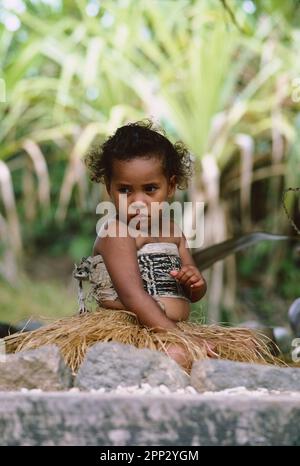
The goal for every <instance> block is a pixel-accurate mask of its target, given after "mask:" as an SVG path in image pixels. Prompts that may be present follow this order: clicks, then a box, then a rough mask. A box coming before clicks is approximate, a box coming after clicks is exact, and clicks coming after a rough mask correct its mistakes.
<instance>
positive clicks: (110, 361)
mask: <svg viewBox="0 0 300 466" xmlns="http://www.w3.org/2000/svg"><path fill="white" fill-rule="evenodd" d="M142 383H148V384H149V385H151V386H158V385H160V384H164V385H166V386H167V387H169V388H170V389H173V390H176V389H178V388H182V387H185V386H187V385H189V383H190V377H189V376H188V375H187V374H186V373H185V372H184V371H183V370H182V369H181V367H180V366H179V365H178V364H177V363H176V362H175V361H174V360H173V359H171V358H169V357H168V356H167V355H165V354H163V353H162V352H160V351H152V350H149V349H137V348H136V347H134V346H132V345H124V344H121V343H113V342H108V343H97V344H95V345H94V346H92V347H91V348H90V349H89V350H88V352H87V354H86V357H85V359H84V361H83V363H82V365H81V366H80V369H79V371H78V375H77V377H76V379H75V386H76V387H79V388H80V389H81V390H90V389H92V388H94V389H98V388H101V387H105V388H109V389H112V388H116V387H117V386H118V385H121V386H122V385H123V386H125V385H126V386H128V385H141V384H142Z"/></svg>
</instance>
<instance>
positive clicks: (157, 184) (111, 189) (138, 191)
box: [106, 157, 176, 221]
mask: <svg viewBox="0 0 300 466" xmlns="http://www.w3.org/2000/svg"><path fill="white" fill-rule="evenodd" d="M106 189H107V191H108V193H109V195H110V197H111V199H112V201H113V203H114V205H115V207H116V210H117V212H119V197H120V194H122V193H123V196H124V195H125V194H126V195H127V221H129V220H130V219H131V218H133V217H134V216H135V215H136V214H135V213H130V214H129V213H128V207H129V206H130V204H132V203H135V204H139V203H141V204H142V205H145V206H146V208H147V212H148V216H149V217H150V213H151V203H152V202H163V201H168V200H169V199H171V198H172V196H173V195H174V193H175V189H176V177H175V175H173V176H172V177H171V178H170V180H169V182H168V180H167V178H166V176H165V174H164V173H163V168H162V162H161V160H159V159H158V158H156V157H152V158H141V157H137V158H134V159H132V160H129V161H123V160H115V161H114V162H113V176H112V180H111V183H110V185H108V184H107V185H106ZM125 199H126V198H125Z"/></svg>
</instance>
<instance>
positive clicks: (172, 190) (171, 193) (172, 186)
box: [168, 175, 176, 198]
mask: <svg viewBox="0 0 300 466" xmlns="http://www.w3.org/2000/svg"><path fill="white" fill-rule="evenodd" d="M175 190H176V175H172V176H171V178H170V180H169V187H168V197H169V198H171V197H173V196H174V194H175Z"/></svg>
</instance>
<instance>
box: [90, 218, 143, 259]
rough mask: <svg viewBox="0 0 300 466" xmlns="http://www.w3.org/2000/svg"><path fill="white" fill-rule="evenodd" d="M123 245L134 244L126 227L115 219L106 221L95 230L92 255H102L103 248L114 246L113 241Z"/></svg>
mask: <svg viewBox="0 0 300 466" xmlns="http://www.w3.org/2000/svg"><path fill="white" fill-rule="evenodd" d="M116 239H117V240H118V243H120V241H121V242H122V243H123V244H126V243H128V244H130V245H132V244H135V240H134V238H131V237H130V236H129V232H128V226H127V225H126V224H125V223H124V222H122V221H121V220H119V219H117V218H111V219H109V220H106V221H105V222H104V223H103V224H101V225H100V227H99V229H97V238H96V240H95V243H94V246H93V255H96V254H102V252H103V248H107V247H110V246H112V247H113V245H114V240H116Z"/></svg>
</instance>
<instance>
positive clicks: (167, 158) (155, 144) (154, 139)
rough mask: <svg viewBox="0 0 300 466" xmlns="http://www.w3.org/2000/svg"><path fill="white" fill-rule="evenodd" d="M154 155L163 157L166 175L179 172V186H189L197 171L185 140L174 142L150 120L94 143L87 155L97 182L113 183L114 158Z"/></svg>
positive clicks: (117, 131)
mask: <svg viewBox="0 0 300 466" xmlns="http://www.w3.org/2000/svg"><path fill="white" fill-rule="evenodd" d="M146 156H150V157H151V156H153V157H159V158H160V159H161V160H162V164H163V165H162V166H163V170H164V173H165V176H166V177H167V179H168V180H169V179H170V177H171V176H172V175H176V185H177V187H178V189H186V188H187V186H188V181H189V178H190V177H191V176H192V174H193V165H192V164H193V161H192V159H191V157H190V152H189V150H188V149H187V147H186V146H185V144H184V143H183V142H181V141H177V142H175V143H174V144H172V143H171V142H170V141H169V139H168V138H167V137H166V136H165V131H164V130H163V129H162V128H160V127H158V126H157V125H156V126H155V125H154V123H153V122H152V121H151V120H150V119H148V118H147V119H145V120H140V121H136V122H134V123H128V124H127V125H125V126H121V127H120V128H118V129H117V130H116V132H115V133H114V134H113V135H112V136H110V137H109V138H108V139H106V140H105V141H104V143H103V144H96V145H93V146H92V148H91V149H90V150H89V151H88V153H87V154H86V155H85V157H84V163H85V165H86V167H87V169H88V171H89V176H90V179H91V180H92V181H95V182H96V183H105V182H107V183H110V181H111V179H112V169H113V160H131V159H134V158H136V157H146Z"/></svg>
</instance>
